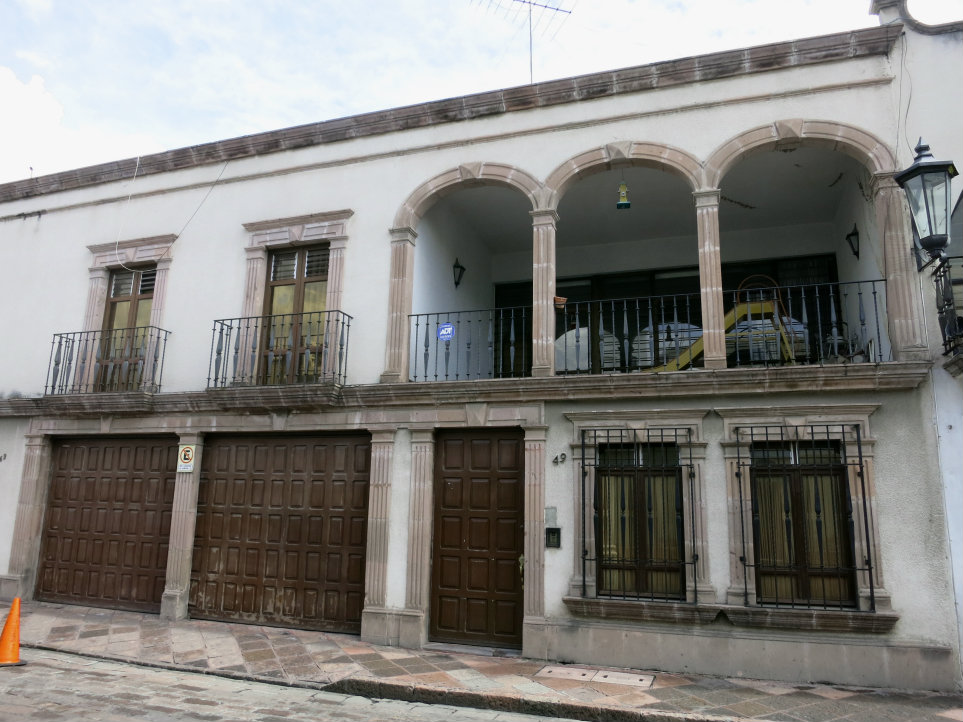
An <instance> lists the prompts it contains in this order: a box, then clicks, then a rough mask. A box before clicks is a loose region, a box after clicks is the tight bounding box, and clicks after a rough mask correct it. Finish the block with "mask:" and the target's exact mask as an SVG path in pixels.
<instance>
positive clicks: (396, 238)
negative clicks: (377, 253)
mask: <svg viewBox="0 0 963 722" xmlns="http://www.w3.org/2000/svg"><path fill="white" fill-rule="evenodd" d="M388 233H389V234H390V235H391V244H392V245H395V244H398V243H410V244H411V245H415V239H416V238H417V237H418V233H417V232H416V231H415V229H414V228H409V227H408V226H402V227H400V228H389V229H388Z"/></svg>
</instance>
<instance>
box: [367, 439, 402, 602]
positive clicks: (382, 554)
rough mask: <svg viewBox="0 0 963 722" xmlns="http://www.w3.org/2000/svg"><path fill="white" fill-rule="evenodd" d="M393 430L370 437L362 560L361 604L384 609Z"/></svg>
mask: <svg viewBox="0 0 963 722" xmlns="http://www.w3.org/2000/svg"><path fill="white" fill-rule="evenodd" d="M394 444H395V431H394V430H393V429H392V430H386V431H375V432H373V434H372V438H371V479H370V482H369V487H368V540H367V559H366V561H365V607H376V608H384V606H385V603H386V600H387V593H386V590H387V582H388V543H389V534H388V522H389V517H390V514H391V454H392V451H393V450H394Z"/></svg>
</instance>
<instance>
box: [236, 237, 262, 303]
mask: <svg viewBox="0 0 963 722" xmlns="http://www.w3.org/2000/svg"><path fill="white" fill-rule="evenodd" d="M244 253H245V254H246V255H247V268H246V270H245V275H244V308H243V309H242V311H241V315H242V316H243V317H245V318H247V317H250V316H260V315H261V313H262V310H263V308H264V273H265V267H266V266H267V248H265V247H264V246H247V247H245V249H244Z"/></svg>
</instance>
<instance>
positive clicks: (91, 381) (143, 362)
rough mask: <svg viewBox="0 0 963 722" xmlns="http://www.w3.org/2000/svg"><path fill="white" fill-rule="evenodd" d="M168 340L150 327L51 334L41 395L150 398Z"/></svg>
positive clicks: (157, 386)
mask: <svg viewBox="0 0 963 722" xmlns="http://www.w3.org/2000/svg"><path fill="white" fill-rule="evenodd" d="M169 335H170V332H169V331H165V330H164V329H161V328H156V327H154V326H138V327H136V328H119V329H113V330H109V331H75V332H72V333H57V334H54V337H53V342H52V344H51V348H50V363H49V365H48V367H47V383H46V384H45V386H44V394H46V395H60V394H89V393H97V392H110V391H142V392H145V393H156V392H157V391H159V390H160V385H161V377H162V376H163V372H164V354H165V352H166V350H167V337H168V336H169Z"/></svg>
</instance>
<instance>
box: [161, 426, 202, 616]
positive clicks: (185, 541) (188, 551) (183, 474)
mask: <svg viewBox="0 0 963 722" xmlns="http://www.w3.org/2000/svg"><path fill="white" fill-rule="evenodd" d="M202 440H203V437H202V436H201V435H200V434H182V435H181V437H180V439H179V443H180V444H191V445H193V446H194V470H193V471H178V472H177V473H176V474H175V476H174V504H173V509H172V511H171V532H170V541H169V545H168V548H167V576H166V579H165V582H164V593H163V595H162V596H161V609H160V616H161V619H187V596H188V593H189V592H190V587H191V562H192V557H193V554H194V530H195V526H196V523H197V491H198V489H199V488H200V484H201V455H202V453H203V444H202Z"/></svg>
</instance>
